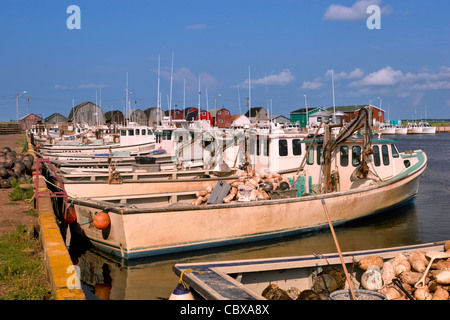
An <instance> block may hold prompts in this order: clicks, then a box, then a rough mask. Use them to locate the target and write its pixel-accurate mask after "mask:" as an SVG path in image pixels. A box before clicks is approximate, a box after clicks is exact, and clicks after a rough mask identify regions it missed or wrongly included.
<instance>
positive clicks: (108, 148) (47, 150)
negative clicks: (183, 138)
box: [38, 142, 155, 158]
mask: <svg viewBox="0 0 450 320" xmlns="http://www.w3.org/2000/svg"><path fill="white" fill-rule="evenodd" d="M154 149H155V142H147V143H139V144H133V145H125V146H122V145H120V144H109V145H86V146H84V145H83V146H42V147H41V148H39V151H38V153H40V154H41V155H42V156H43V157H44V158H45V157H50V156H52V157H60V156H62V157H69V156H70V157H73V156H95V155H97V154H108V153H109V152H129V153H130V155H133V156H135V155H144V154H148V153H150V152H151V151H153V150H154Z"/></svg>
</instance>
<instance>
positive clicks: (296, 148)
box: [292, 139, 302, 156]
mask: <svg viewBox="0 0 450 320" xmlns="http://www.w3.org/2000/svg"><path fill="white" fill-rule="evenodd" d="M292 153H293V155H294V156H299V155H301V154H302V143H301V141H300V139H293V140H292Z"/></svg>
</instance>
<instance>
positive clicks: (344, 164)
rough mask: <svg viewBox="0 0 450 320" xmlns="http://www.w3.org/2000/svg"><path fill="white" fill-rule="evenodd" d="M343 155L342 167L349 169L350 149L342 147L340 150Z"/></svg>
mask: <svg viewBox="0 0 450 320" xmlns="http://www.w3.org/2000/svg"><path fill="white" fill-rule="evenodd" d="M340 153H341V167H347V166H348V147H347V146H342V147H341V149H340Z"/></svg>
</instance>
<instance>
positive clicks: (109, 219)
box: [69, 107, 427, 259]
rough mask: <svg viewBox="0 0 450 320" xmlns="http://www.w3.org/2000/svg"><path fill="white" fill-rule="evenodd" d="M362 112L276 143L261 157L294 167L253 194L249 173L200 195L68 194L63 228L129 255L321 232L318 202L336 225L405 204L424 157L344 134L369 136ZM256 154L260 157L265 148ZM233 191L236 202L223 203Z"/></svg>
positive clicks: (322, 224) (416, 183)
mask: <svg viewBox="0 0 450 320" xmlns="http://www.w3.org/2000/svg"><path fill="white" fill-rule="evenodd" d="M370 109H371V107H366V108H363V109H361V111H360V113H359V116H358V118H357V119H355V120H354V121H352V122H351V123H349V125H348V126H347V128H346V130H344V131H343V132H342V133H341V135H339V136H338V137H337V138H336V139H331V128H328V127H326V130H325V136H324V139H323V140H321V139H312V140H310V141H309V142H308V141H304V140H299V141H296V142H295V143H294V144H293V145H292V144H289V143H287V142H288V141H287V139H283V138H281V139H278V141H277V142H278V143H277V144H276V147H277V149H278V150H277V153H276V154H274V153H270V154H269V155H270V157H269V159H279V158H284V157H287V158H289V157H292V158H291V159H295V161H294V162H292V160H291V162H290V163H291V164H292V163H296V164H297V165H295V166H294V168H297V169H294V170H292V169H291V170H287V169H289V168H292V166H284V165H282V166H278V169H279V168H280V167H281V168H284V169H286V170H285V171H284V172H282V176H277V179H278V180H276V181H275V180H272V181H269V180H267V181H264V183H262V182H263V180H259V181H256V184H255V181H254V180H253V182H251V183H252V184H253V186H254V189H255V190H256V191H257V192H258V197H256V196H254V197H252V194H253V191H251V194H250V196H248V194H247V192H249V190H250V189H249V188H248V186H249V184H247V187H246V186H245V185H244V186H242V187H241V185H243V184H244V183H250V180H251V179H253V178H255V176H256V174H255V175H250V176H249V175H248V174H249V172H247V176H241V177H239V178H238V179H237V180H236V181H234V182H231V183H229V184H228V183H226V182H225V181H221V182H218V183H217V184H216V186H215V187H214V189H213V190H212V193H210V194H209V196H208V195H207V194H205V193H204V192H205V190H198V191H194V190H192V191H181V192H168V193H155V194H135V195H131V196H127V195H121V196H118V195H108V194H104V195H103V196H99V197H89V198H82V197H69V205H70V208H71V209H70V210H71V211H70V212H72V213H73V212H75V213H76V222H75V224H73V228H74V229H75V230H77V231H78V232H80V233H82V234H83V235H85V236H86V237H87V238H88V239H89V240H90V241H91V242H92V244H93V245H94V246H96V247H97V248H99V249H101V250H104V251H106V252H110V253H112V254H114V255H116V256H119V257H121V258H125V259H133V258H139V257H144V256H154V255H161V254H167V253H173V252H180V251H187V250H194V249H198V248H207V247H215V246H222V245H228V244H233V243H243V242H250V241H256V240H263V239H268V238H274V237H280V236H285V235H290V234H295V233H301V232H308V231H313V230H318V229H321V228H326V227H327V226H328V223H327V219H326V217H325V215H324V213H323V210H324V207H323V205H324V203H326V206H327V207H328V210H329V211H330V212H331V215H332V221H333V223H334V224H336V225H338V224H343V223H346V222H349V221H353V220H357V219H361V218H364V217H367V216H370V215H373V214H377V213H381V212H385V211H388V210H390V209H393V208H397V207H399V206H402V205H406V204H409V203H412V202H413V201H414V199H415V197H416V195H417V193H418V188H419V180H420V177H421V175H422V174H423V172H424V170H425V168H426V164H427V157H426V155H425V153H424V152H422V151H421V150H416V151H413V152H405V153H399V152H398V150H397V149H396V147H395V145H394V144H395V141H392V140H377V141H371V140H372V139H371V136H369V135H367V136H366V137H364V139H362V138H361V139H355V138H354V137H352V134H353V132H355V131H357V130H359V129H360V128H361V127H363V126H364V127H365V129H364V131H365V132H371V129H370V119H369V115H370V114H371V110H370ZM285 140H286V141H285ZM273 144H274V143H272V142H271V143H270V145H273ZM257 145H258V144H257ZM259 150H260V157H261V156H262V154H263V150H266V149H264V148H261V147H260V148H259ZM268 150H271V149H268ZM270 152H271V151H270ZM286 152H287V153H286ZM257 153H258V152H257V150H256V154H257ZM246 154H247V155H248V153H247V152H246ZM255 156H256V155H255ZM246 159H247V160H248V159H249V156H246ZM247 162H248V161H247ZM253 163H254V165H255V166H254V167H253V170H255V171H256V173H258V172H261V171H259V170H258V165H263V167H264V166H265V167H266V168H267V166H268V164H267V163H258V162H253ZM275 167H276V166H275ZM253 170H252V171H253ZM259 177H260V178H261V177H263V175H262V174H260V175H259ZM265 182H267V183H272V188H273V187H274V186H275V185H279V187H280V188H281V186H282V184H283V182H284V183H285V184H284V185H285V186H286V184H287V185H288V187H287V190H286V189H285V187H283V188H281V189H279V190H272V191H270V184H266V183H265ZM266 187H268V188H266ZM230 188H231V190H230ZM233 188H235V189H233ZM273 189H276V188H273ZM228 191H230V193H227V192H228ZM262 191H265V194H264V193H263V192H262ZM233 192H235V194H233ZM237 192H238V193H237ZM236 193H237V194H236ZM246 194H247V195H246ZM203 196H205V197H206V198H208V197H209V198H208V200H207V201H204V200H205V198H203ZM230 196H231V197H230ZM235 196H236V199H237V201H231V199H232V198H233V197H235ZM260 196H261V197H260ZM199 200H200V201H199ZM251 200H257V201H251ZM202 203H203V204H202ZM103 218H104V219H105V220H104V222H106V224H104V225H102V226H99V225H98V224H97V223H96V221H100V220H101V219H103ZM96 225H97V227H96Z"/></svg>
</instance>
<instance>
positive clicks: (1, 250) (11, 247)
mask: <svg viewBox="0 0 450 320" xmlns="http://www.w3.org/2000/svg"><path fill="white" fill-rule="evenodd" d="M49 288H50V285H49V283H48V280H47V277H46V273H45V266H44V259H43V256H42V250H41V249H40V241H39V240H38V239H35V238H34V237H33V236H32V232H31V231H30V230H29V229H27V227H25V226H24V225H20V226H18V227H17V229H16V230H15V231H14V232H11V233H6V234H3V235H2V236H1V238H0V300H42V298H43V296H44V295H46V294H48V293H49Z"/></svg>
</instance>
